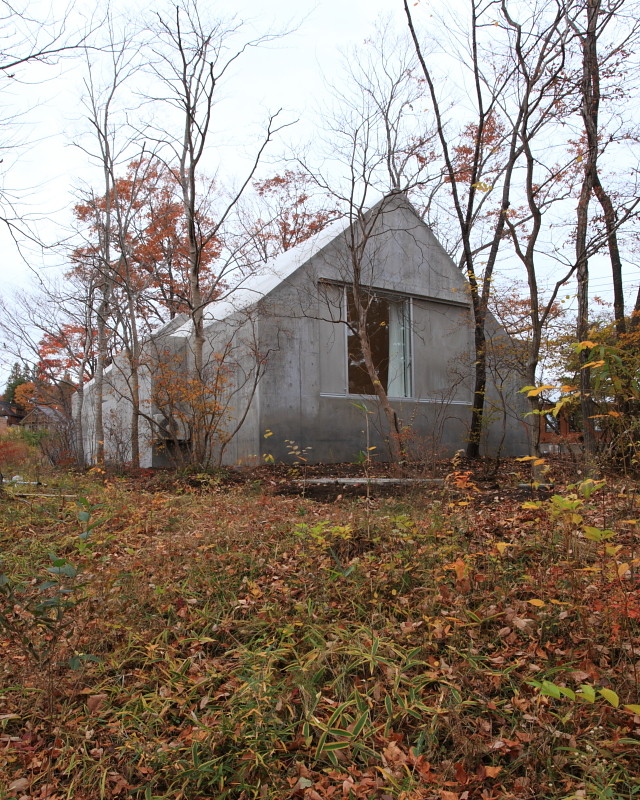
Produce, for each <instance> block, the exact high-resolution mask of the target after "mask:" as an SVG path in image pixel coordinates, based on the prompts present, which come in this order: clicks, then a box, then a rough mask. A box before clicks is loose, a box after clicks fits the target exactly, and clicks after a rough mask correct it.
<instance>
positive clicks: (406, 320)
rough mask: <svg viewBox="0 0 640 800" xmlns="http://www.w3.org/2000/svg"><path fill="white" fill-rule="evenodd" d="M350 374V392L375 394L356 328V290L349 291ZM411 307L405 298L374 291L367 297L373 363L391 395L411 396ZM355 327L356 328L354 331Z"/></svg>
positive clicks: (348, 361) (369, 337)
mask: <svg viewBox="0 0 640 800" xmlns="http://www.w3.org/2000/svg"><path fill="white" fill-rule="evenodd" d="M346 295H347V318H348V321H349V325H350V327H349V328H348V333H347V375H348V391H349V394H375V391H374V388H373V383H372V381H371V378H370V376H369V373H368V372H367V368H366V365H365V362H364V357H363V355H362V347H361V344H360V337H359V336H358V334H357V333H354V330H357V318H358V315H357V313H356V307H355V303H354V299H353V292H352V291H351V290H350V289H347V291H346ZM410 315H411V308H410V301H409V300H408V299H406V298H396V297H393V296H392V295H385V294H377V293H376V294H371V295H370V296H369V297H367V320H366V329H367V334H368V339H369V342H370V346H371V355H372V358H373V363H374V365H375V368H376V372H377V373H378V379H379V380H380V382H381V383H382V385H383V387H384V389H385V391H386V393H387V394H388V395H389V396H390V397H410V396H411V324H410V323H411V320H410ZM352 328H353V330H352Z"/></svg>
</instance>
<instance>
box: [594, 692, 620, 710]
mask: <svg viewBox="0 0 640 800" xmlns="http://www.w3.org/2000/svg"><path fill="white" fill-rule="evenodd" d="M598 691H599V692H600V694H601V695H602V696H603V697H604V699H605V700H606V701H607V702H608V703H611V705H612V706H613V707H614V708H618V706H619V705H620V698H619V697H618V695H617V694H616V693H615V692H614V691H612V690H611V689H599V690H598Z"/></svg>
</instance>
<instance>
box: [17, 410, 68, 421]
mask: <svg viewBox="0 0 640 800" xmlns="http://www.w3.org/2000/svg"><path fill="white" fill-rule="evenodd" d="M36 420H38V421H40V422H45V423H47V424H48V425H66V424H67V423H68V421H69V420H68V419H67V418H66V417H65V415H64V414H63V413H62V411H59V410H58V409H57V408H52V407H51V406H35V408H33V409H31V411H30V412H29V413H28V414H27V415H26V416H25V417H24V419H23V420H22V421H21V423H20V424H21V425H29V424H30V423H33V422H35V421H36Z"/></svg>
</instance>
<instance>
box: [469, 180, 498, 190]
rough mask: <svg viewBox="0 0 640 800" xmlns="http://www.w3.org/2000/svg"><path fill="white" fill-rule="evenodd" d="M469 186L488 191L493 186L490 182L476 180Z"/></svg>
mask: <svg viewBox="0 0 640 800" xmlns="http://www.w3.org/2000/svg"><path fill="white" fill-rule="evenodd" d="M471 187H472V188H473V189H477V190H478V191H479V192H490V191H491V190H492V189H493V186H492V185H491V184H490V183H486V182H485V181H478V182H477V183H472V184H471Z"/></svg>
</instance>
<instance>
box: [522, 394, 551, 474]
mask: <svg viewBox="0 0 640 800" xmlns="http://www.w3.org/2000/svg"><path fill="white" fill-rule="evenodd" d="M555 388H556V387H555V386H554V385H553V384H552V383H545V384H543V385H542V386H523V387H522V389H520V392H521V393H522V394H524V393H525V392H526V394H527V397H538V396H539V395H541V394H542V392H544V391H546V390H547V389H555ZM518 460H519V459H518Z"/></svg>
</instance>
